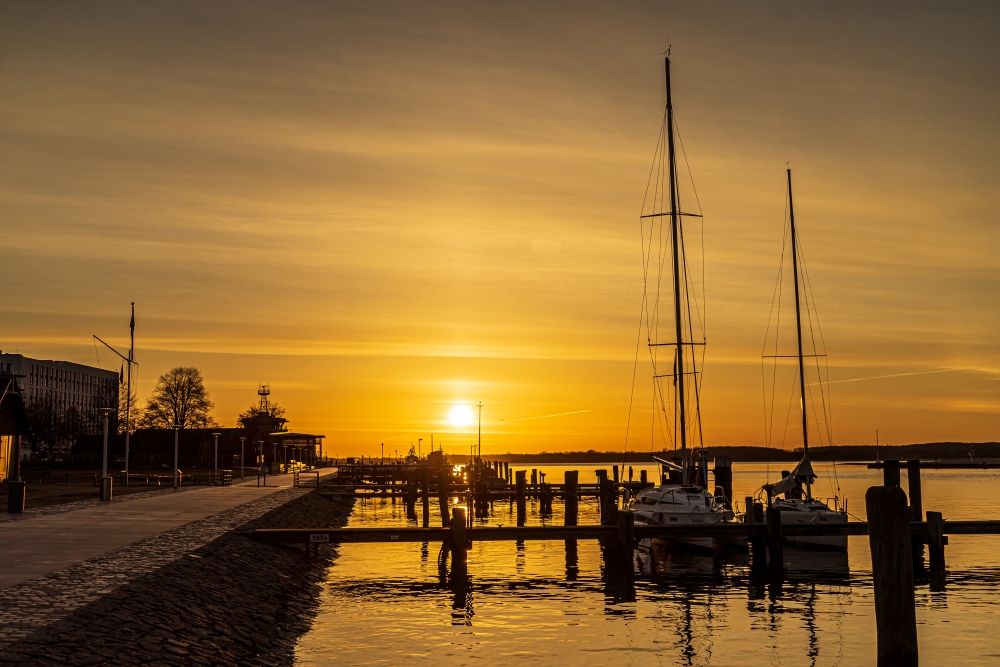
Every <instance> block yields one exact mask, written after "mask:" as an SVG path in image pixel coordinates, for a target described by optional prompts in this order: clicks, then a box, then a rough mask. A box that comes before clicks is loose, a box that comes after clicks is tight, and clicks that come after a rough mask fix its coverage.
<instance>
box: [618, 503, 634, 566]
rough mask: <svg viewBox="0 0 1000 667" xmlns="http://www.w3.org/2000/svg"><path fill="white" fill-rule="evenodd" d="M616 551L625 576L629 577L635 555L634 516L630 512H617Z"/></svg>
mask: <svg viewBox="0 0 1000 667" xmlns="http://www.w3.org/2000/svg"><path fill="white" fill-rule="evenodd" d="M618 549H619V550H620V551H621V559H620V560H621V566H622V569H623V571H624V573H625V576H626V577H631V575H632V569H633V565H632V556H633V555H635V515H634V513H633V512H632V511H631V510H618Z"/></svg>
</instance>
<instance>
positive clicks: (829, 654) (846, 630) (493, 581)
mask: <svg viewBox="0 0 1000 667" xmlns="http://www.w3.org/2000/svg"><path fill="white" fill-rule="evenodd" d="M782 467H784V468H788V467H789V466H788V465H787V464H786V465H778V466H775V465H774V464H772V465H771V466H770V473H771V476H772V480H774V479H776V477H777V471H778V470H779V469H780V468H782ZM520 468H521V467H520V466H519V467H518V469H520ZM538 468H539V469H540V470H542V471H544V472H546V473H547V474H548V481H552V482H561V481H562V478H563V471H565V470H567V469H573V470H579V471H580V481H581V482H592V481H594V480H595V479H596V476H595V475H594V470H595V469H597V468H607V469H608V470H610V468H611V465H610V464H608V465H600V464H589V465H575V466H568V467H567V466H539V467H538ZM634 468H635V479H638V478H639V466H634ZM647 469H648V470H650V475H651V479H652V478H654V477H655V468H653V467H648V468H647ZM767 469H768V468H767V466H765V465H763V464H753V465H750V464H746V465H738V466H737V467H736V468H735V470H734V485H733V486H734V495H735V497H736V498H739V499H741V498H743V497H744V496H748V495H753V491H754V490H755V489H757V488H759V486H760V485H761V483H762V482H763V480H764V478H765V476H766V473H767ZM817 473H818V474H819V475H820V477H821V478H820V480H818V481H817V484H816V485H815V486H814V495H815V496H817V497H824V498H825V497H827V496H832V495H833V494H834V488H833V483H834V471H833V469H832V467H830V466H820V465H818V466H817ZM836 473H837V475H836V479H838V480H839V484H840V488H841V494H840V495H841V496H842V497H843V496H846V497H847V498H848V503H849V504H848V510H849V512H850V513H851V514H852V515H853V516H854V517H855V518H858V519H864V518H865V507H864V494H865V491H866V490H867V488H868V487H869V486H872V485H876V484H880V483H881V472H880V471H876V470H868V469H867V468H864V467H859V466H844V465H841V466H837V469H836ZM905 477H906V475H905V471H904V474H903V478H904V489H905V488H906V486H905ZM922 479H923V484H922V487H923V498H924V500H923V503H924V509H925V510H927V509H932V510H937V511H941V512H943V513H944V516H945V518H946V519H949V518H950V519H984V518H1000V516H998V513H997V512H996V510H995V509H994V507H995V499H996V497H997V493H998V491H1000V475H998V474H997V473H995V472H986V471H954V472H952V471H929V470H925V471H922ZM741 505H742V503H741ZM431 509H432V522H433V523H432V525H439V524H438V522H439V519H438V515H437V514H436V511H437V502H436V501H434V500H432V504H431ZM528 510H529V523H534V524H539V523H543V521H542V520H541V519H540V518H539V516H538V511H537V504H532V503H531V502H529V506H528ZM418 512H419V505H418ZM513 512H514V510H513V508H511V506H510V505H509V504H508V503H506V502H498V503H496V505H495V513H494V515H493V516H492V517H491V518H490V519H488V520H483V521H484V522H485V523H487V524H489V525H497V524H504V525H514V524H515V519H514V515H513ZM562 522H563V516H562V506H561V505H560V504H559V503H558V501H557V503H556V505H555V507H554V516H553V517H552V518H551V519H548V520H546V521H544V523H551V524H555V525H562ZM597 522H598V516H597V507H596V501H593V500H591V501H584V502H582V503H581V505H580V523H581V524H583V523H597ZM406 524H407V519H406V514H405V510H404V506H403V504H402V502H399V503H397V504H395V505H393V504H392V502H391V500H389V499H382V500H367V501H359V502H358V503H357V504H356V505H355V510H354V514H353V516H352V518H351V521H350V524H349V525H350V526H352V527H361V526H375V525H383V526H385V525H400V526H401V525H406ZM950 541H951V544H950V545H949V546H948V547H947V549H946V556H947V562H948V584H947V589H946V591H945V592H942V593H931V592H930V591H929V590H928V588H927V586H926V585H924V586H920V587H918V589H917V622H918V628H917V632H918V635H919V641H920V657H921V662H922V663H923V664H927V665H943V664H947V665H949V666H950V667H954V666H957V665H985V664H990V665H1000V641H998V638H997V634H998V631H1000V604H998V603H1000V587H998V584H1000V538H997V537H975V536H951V538H950ZM438 550H439V545H438V544H434V543H431V544H430V545H427V546H423V545H421V544H372V545H343V546H342V547H341V548H340V558H339V559H338V560H337V561H336V562H335V563H334V565H333V566H332V567H331V568H330V571H329V577H328V583H327V586H326V588H325V591H324V592H323V595H322V598H321V601H320V605H321V607H320V613H319V615H318V616H317V618H316V619H315V622H314V625H313V628H312V630H311V632H309V633H308V634H306V635H305V636H303V637H302V638H301V640H300V642H299V645H298V648H297V660H298V664H300V665H310V666H313V665H315V666H326V665H344V664H349V665H398V664H415V665H422V664H426V665H431V664H456V665H465V664H468V665H480V664H482V665H486V664H490V665H495V664H498V662H499V664H504V665H507V664H525V665H528V664H531V665H555V664H567V665H572V666H573V667H582V666H584V665H612V664H613V665H632V664H636V665H677V664H680V665H734V664H739V665H744V666H747V667H753V666H756V665H863V664H874V648H875V616H874V607H873V602H872V589H871V563H870V556H869V552H868V539H867V537H858V538H855V537H852V538H850V548H849V554H848V556H846V557H837V556H822V557H817V556H812V557H810V556H805V557H804V558H801V559H799V560H798V561H797V562H796V564H795V565H794V567H793V568H790V569H789V572H788V573H787V576H786V581H784V582H783V583H782V584H781V585H780V586H774V585H771V586H770V587H769V586H768V585H767V584H766V583H765V582H758V581H755V580H752V579H751V577H750V573H749V569H748V568H747V566H746V558H745V557H739V556H735V557H733V558H732V559H731V560H730V561H728V562H726V563H713V561H712V559H710V558H700V557H677V556H674V557H673V558H671V557H670V556H668V555H666V554H655V556H656V558H655V559H654V561H652V562H651V561H650V559H649V558H645V559H643V560H644V567H643V571H642V572H638V570H637V574H636V578H635V600H634V601H624V600H622V599H621V589H620V588H618V587H616V586H615V585H614V584H613V581H612V578H611V577H605V576H604V575H603V569H604V567H603V561H602V558H601V549H600V546H599V545H598V543H597V542H596V541H580V542H579V546H578V561H577V563H576V567H572V566H571V565H572V563H570V564H569V565H568V564H567V554H566V549H565V545H564V543H563V542H561V541H560V542H525V543H523V546H517V544H516V543H514V542H492V543H476V544H474V545H473V549H472V551H471V552H470V554H469V574H470V577H471V579H472V586H471V589H470V591H469V592H468V593H467V594H465V595H461V596H458V598H456V595H455V594H454V593H453V592H452V591H451V590H450V589H448V588H447V587H445V586H443V585H442V584H441V581H440V579H439V575H438V567H437V557H438ZM650 570H652V571H650Z"/></svg>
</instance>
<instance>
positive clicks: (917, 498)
mask: <svg viewBox="0 0 1000 667" xmlns="http://www.w3.org/2000/svg"><path fill="white" fill-rule="evenodd" d="M906 481H907V484H908V485H909V487H910V510H911V512H910V517H911V518H910V521H920V518H921V517H922V516H923V515H924V508H923V495H922V494H921V493H920V461H907V462H906Z"/></svg>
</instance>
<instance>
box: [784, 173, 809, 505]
mask: <svg viewBox="0 0 1000 667" xmlns="http://www.w3.org/2000/svg"><path fill="white" fill-rule="evenodd" d="M788 221H789V224H790V226H791V230H792V278H793V279H794V280H795V329H796V332H797V333H798V342H799V407H801V408H802V453H803V455H804V456H809V428H808V426H807V424H808V419H807V417H806V370H805V364H804V363H803V361H802V312H801V309H800V307H799V255H798V248H797V246H798V241H797V240H796V238H795V207H794V206H792V170H791V169H789V170H788ZM806 500H812V482H811V481H810V480H809V479H806Z"/></svg>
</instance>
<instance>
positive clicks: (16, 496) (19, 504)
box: [7, 479, 28, 514]
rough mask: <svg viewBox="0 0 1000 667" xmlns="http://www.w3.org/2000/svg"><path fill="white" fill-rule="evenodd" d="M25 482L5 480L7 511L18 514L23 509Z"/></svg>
mask: <svg viewBox="0 0 1000 667" xmlns="http://www.w3.org/2000/svg"><path fill="white" fill-rule="evenodd" d="M27 485H28V484H27V482H22V481H18V480H13V479H11V480H7V512H8V513H10V514H20V513H21V512H23V511H24V498H25V495H27V494H26V493H25V490H26V487H27Z"/></svg>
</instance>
